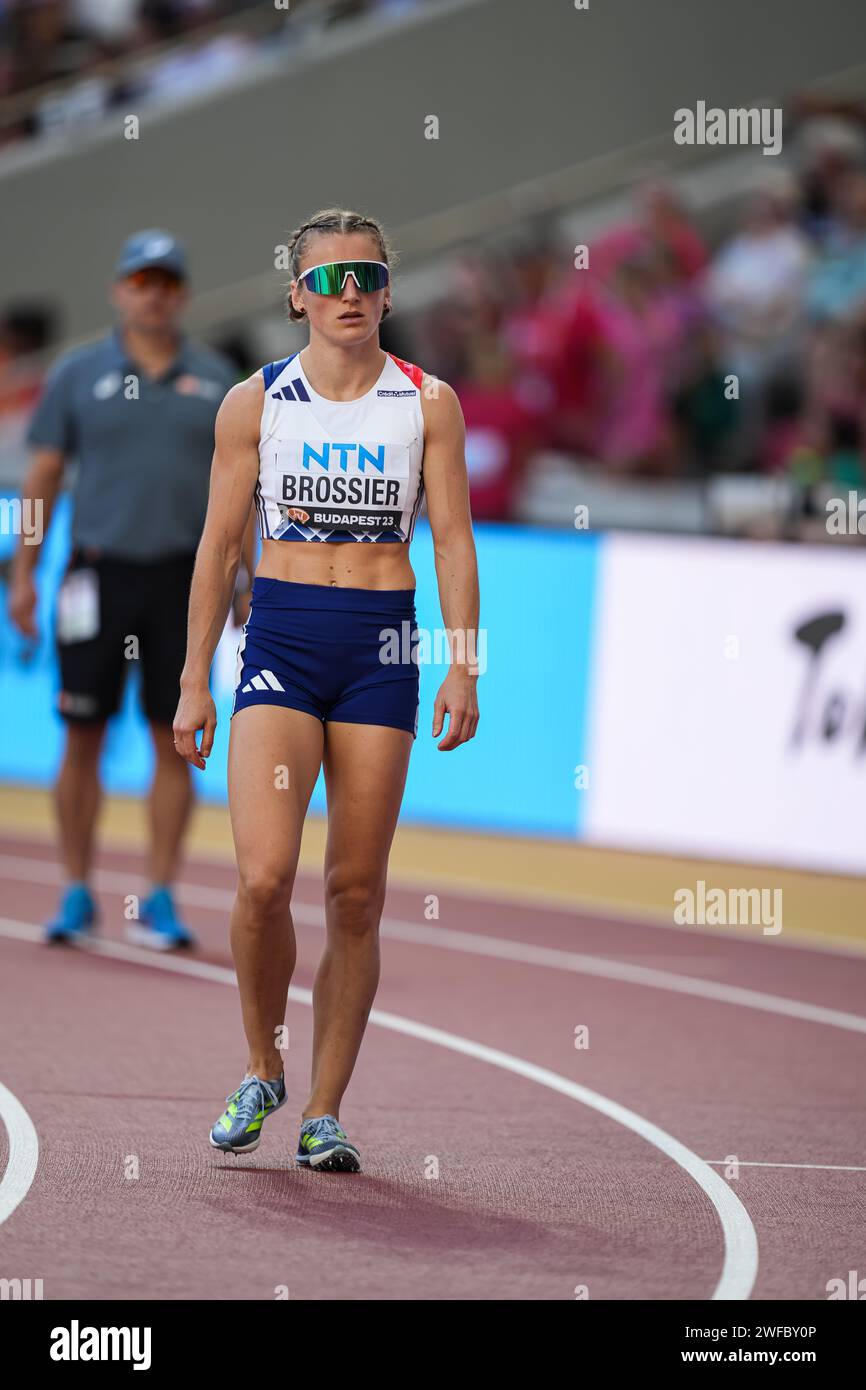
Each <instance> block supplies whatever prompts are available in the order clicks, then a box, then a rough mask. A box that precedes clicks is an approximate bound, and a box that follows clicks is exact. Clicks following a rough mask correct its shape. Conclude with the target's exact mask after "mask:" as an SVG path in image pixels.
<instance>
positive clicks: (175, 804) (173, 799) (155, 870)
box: [148, 720, 193, 884]
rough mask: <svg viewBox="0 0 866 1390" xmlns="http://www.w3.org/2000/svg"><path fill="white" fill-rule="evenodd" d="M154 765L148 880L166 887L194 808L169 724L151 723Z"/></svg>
mask: <svg viewBox="0 0 866 1390" xmlns="http://www.w3.org/2000/svg"><path fill="white" fill-rule="evenodd" d="M150 735H151V738H152V740H153V751H154V754H155V759H156V762H155V766H154V772H153V782H152V784H151V788H150V801H149V807H148V809H149V815H150V880H151V883H158V884H168V883H171V882H172V881H173V880H174V877H175V874H176V873H177V865H178V859H179V858H180V852H181V849H182V847H183V837H184V832H185V831H186V827H187V825H188V823H189V817H190V812H191V811H192V806H193V792H192V779H191V777H190V768H189V764H188V763H187V762H185V761H184V759H183V758H179V757H178V754H177V749H176V748H175V746H174V735H173V733H172V728H171V725H170V724H158V723H156V722H155V721H153V720H152V721H151V724H150Z"/></svg>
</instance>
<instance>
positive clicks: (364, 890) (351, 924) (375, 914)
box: [325, 869, 384, 932]
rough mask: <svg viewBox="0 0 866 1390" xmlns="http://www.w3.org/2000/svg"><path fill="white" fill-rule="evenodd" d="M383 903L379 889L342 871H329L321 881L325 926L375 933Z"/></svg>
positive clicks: (376, 885) (380, 889)
mask: <svg viewBox="0 0 866 1390" xmlns="http://www.w3.org/2000/svg"><path fill="white" fill-rule="evenodd" d="M383 900H384V890H383V888H382V887H381V886H380V885H378V884H375V883H371V882H368V881H365V880H364V879H359V878H350V877H349V876H347V875H346V873H345V872H344V871H342V870H338V869H334V870H332V871H331V872H330V873H329V874H328V876H327V878H326V880H325V906H326V909H327V916H328V924H329V925H330V926H334V927H336V928H337V929H338V930H339V931H349V932H365V931H375V930H376V928H377V926H378V925H379V914H380V913H381V911H382V902H383Z"/></svg>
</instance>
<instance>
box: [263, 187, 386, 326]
mask: <svg viewBox="0 0 866 1390" xmlns="http://www.w3.org/2000/svg"><path fill="white" fill-rule="evenodd" d="M317 232H338V233H346V232H366V233H367V234H368V235H369V236H371V237H372V238H373V239H374V240H375V241H376V242H377V243H378V247H379V259H380V260H382V261H384V263H385V265H387V266H389V267H390V266H391V265H392V264H393V262H394V260H395V255H394V248H393V247H392V246H391V243H390V241H389V240H388V236H387V233H386V232H385V229H384V228H383V226H382V224H381V223H380V222H377V221H376V220H375V218H372V217H365V216H364V215H363V214H362V213H360V212H349V211H348V210H347V209H346V208H324V209H323V210H322V211H321V212H316V213H313V216H312V217H310V218H308V219H307V221H306V222H302V223H301V225H300V227H296V228H295V230H294V231H293V232H292V234H291V236H290V237H289V265H290V267H291V271H292V279H293V280H297V279H298V274H299V271H300V263H301V258H302V256H303V255H304V252H305V251H306V250H307V246H308V244H309V240H310V237H312V236H314V235H315V234H316V233H317ZM286 308H287V309H288V314H289V318H290V319H292V320H294V321H295V322H297V320H299V319H305V318H306V313H305V311H304V310H303V309H301V310H298V309H296V308H295V306H294V304H293V303H292V292H291V289H289V290H288V291H287V293H286ZM390 312H391V309H390V306H389V305H385V308H384V309H383V311H382V318H383V319H384V318H386V317H387V316H388V314H389V313H390Z"/></svg>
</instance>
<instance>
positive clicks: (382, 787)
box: [303, 721, 412, 1119]
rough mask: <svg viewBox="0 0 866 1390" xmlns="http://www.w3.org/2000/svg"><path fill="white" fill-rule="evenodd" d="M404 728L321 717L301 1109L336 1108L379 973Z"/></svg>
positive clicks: (407, 737) (309, 1112) (405, 758)
mask: <svg viewBox="0 0 866 1390" xmlns="http://www.w3.org/2000/svg"><path fill="white" fill-rule="evenodd" d="M411 750H412V735H411V734H410V733H406V732H404V731H403V730H402V729H391V728H384V727H382V726H380V725H372V724H341V723H337V722H336V721H335V722H333V723H332V722H328V723H327V724H326V725H325V756H324V766H325V784H326V787H327V793H328V843H327V848H326V851H325V922H326V928H327V937H326V944H325V951H324V954H323V956H322V959H321V962H320V964H319V969H318V972H317V974H316V981H315V986H314V989H313V1071H312V1084H311V1090H310V1097H309V1100H308V1101H307V1104H306V1106H305V1108H304V1112H303V1118H304V1119H307V1118H308V1117H309V1116H313V1115H334V1116H335V1117H337V1118H339V1114H340V1101H341V1100H342V1097H343V1092H344V1091H345V1089H346V1087H347V1085H348V1084H349V1078H350V1077H351V1075H352V1071H353V1068H354V1066H355V1061H356V1058H357V1056H358V1049H359V1048H360V1046H361V1039H362V1037H363V1036H364V1028H365V1027H366V1023H367V1016H368V1014H369V1012H370V1009H371V1007H372V1004H373V998H374V995H375V993H376V986H377V984H378V982H379V918H380V917H381V915H382V905H383V903H384V901H385V880H386V876H387V871H388V854H389V852H390V849H391V841H392V840H393V838H394V831H395V829H396V826H397V817H398V815H399V813H400V803H401V801H402V799H403V788H404V786H405V783H406V772H407V769H408V766H409V754H410V752H411Z"/></svg>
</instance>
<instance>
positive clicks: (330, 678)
mask: <svg viewBox="0 0 866 1390" xmlns="http://www.w3.org/2000/svg"><path fill="white" fill-rule="evenodd" d="M417 642H418V630H417V626H416V616H415V590H414V589H346V588H340V587H339V586H337V585H329V584H294V583H291V582H289V581H288V580H285V579H261V578H258V577H256V578H255V579H254V580H253V593H252V603H251V605H250V616H249V618H248V620H247V622H246V625H245V627H244V629H243V633H242V636H241V640H240V643H239V645H238V663H237V673H236V677H235V700H234V707H233V709H232V716H234V715H236V714H237V712H238V710H241V709H245V708H246V706H247V705H286V706H287V707H288V708H289V709H300V710H304V711H305V712H306V713H307V714H312V715H314V716H315V717H316V718H317V719H321V720H323V721H324V720H334V721H337V722H339V723H346V724H385V725H387V726H388V727H389V728H393V729H405V730H407V732H408V733H410V734H412V736H413V737H417V734H418V685H419V681H418V650H417Z"/></svg>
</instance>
